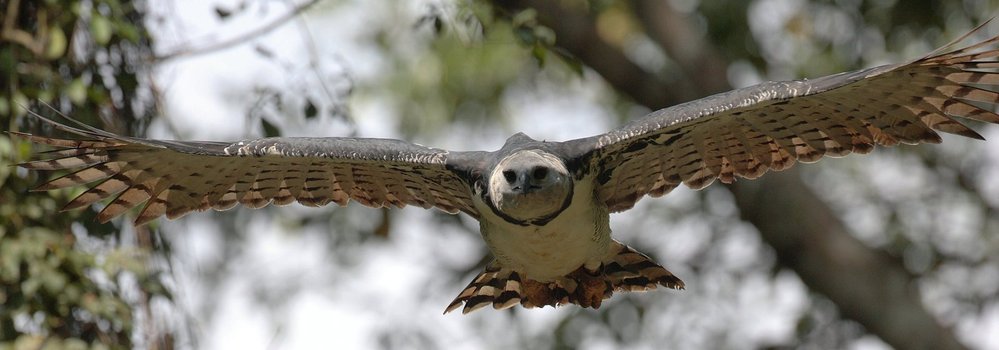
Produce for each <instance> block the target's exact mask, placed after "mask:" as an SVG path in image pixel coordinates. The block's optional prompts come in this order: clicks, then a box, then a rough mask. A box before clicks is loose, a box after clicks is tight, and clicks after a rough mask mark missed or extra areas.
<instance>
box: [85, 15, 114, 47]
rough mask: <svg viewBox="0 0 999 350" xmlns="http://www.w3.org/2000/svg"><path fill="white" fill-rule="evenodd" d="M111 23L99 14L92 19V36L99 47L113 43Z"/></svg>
mask: <svg viewBox="0 0 999 350" xmlns="http://www.w3.org/2000/svg"><path fill="white" fill-rule="evenodd" d="M111 34H112V31H111V21H109V20H108V19H107V18H106V17H104V16H101V15H99V14H97V13H94V14H93V17H92V18H90V35H92V36H93V37H94V41H95V42H97V44H98V45H101V46H104V45H107V44H108V42H110V41H111Z"/></svg>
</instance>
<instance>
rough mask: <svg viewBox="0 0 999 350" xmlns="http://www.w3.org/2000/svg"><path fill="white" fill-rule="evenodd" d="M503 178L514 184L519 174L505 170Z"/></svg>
mask: <svg viewBox="0 0 999 350" xmlns="http://www.w3.org/2000/svg"><path fill="white" fill-rule="evenodd" d="M503 178H504V179H506V182H508V183H513V182H514V181H517V173H515V172H513V170H503Z"/></svg>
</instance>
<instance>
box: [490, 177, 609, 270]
mask: <svg viewBox="0 0 999 350" xmlns="http://www.w3.org/2000/svg"><path fill="white" fill-rule="evenodd" d="M573 193H574V194H575V193H580V194H587V193H593V177H592V176H591V177H589V178H583V179H581V180H580V181H576V184H575V186H574V188H573ZM476 207H477V208H480V212H482V213H483V215H482V217H481V218H479V227H480V231H481V233H482V238H483V239H484V240H485V241H486V245H487V246H488V247H489V251H490V252H491V253H492V254H493V256H494V257H495V258H496V261H497V262H499V263H500V264H501V265H503V266H506V267H509V268H511V269H513V270H516V271H521V272H522V274H523V275H524V276H525V277H528V278H531V279H534V280H537V281H542V282H551V281H554V280H555V279H556V278H558V277H562V276H565V275H567V274H569V273H570V272H572V271H574V270H576V269H578V268H579V267H580V266H585V267H586V268H588V269H590V270H596V269H597V267H599V265H600V263H602V262H603V260H605V259H606V258H607V257H608V255H609V254H610V246H611V237H610V233H611V230H610V213H609V212H608V211H607V208H606V207H604V206H602V205H598V204H596V203H593V196H592V195H579V196H575V195H574V196H573V197H572V202H571V203H570V204H569V206H568V207H566V208H565V210H563V211H562V212H561V213H560V214H559V215H558V216H556V217H555V218H553V219H552V220H551V221H548V222H546V223H544V224H529V225H520V224H515V223H510V222H508V221H506V220H503V218H501V217H499V216H496V215H495V214H493V213H491V212H489V211H487V209H488V208H486V204H485V203H483V202H482V201H481V200H476Z"/></svg>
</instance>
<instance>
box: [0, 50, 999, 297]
mask: <svg viewBox="0 0 999 350" xmlns="http://www.w3.org/2000/svg"><path fill="white" fill-rule="evenodd" d="M969 35H970V33H969ZM962 39H964V38H962ZM959 40H961V39H959ZM959 40H958V41H959ZM956 42H957V41H955V42H954V43H951V44H949V45H947V46H945V47H944V48H942V49H939V50H937V51H935V52H934V53H932V54H930V55H927V56H926V57H923V58H921V59H918V60H914V61H912V62H908V63H903V64H895V65H886V66H880V67H874V68H870V69H866V70H861V71H856V72H848V73H841V74H836V75H831V76H827V77H821V78H817V79H812V80H799V81H790V82H770V83H763V84H760V85H756V86H751V87H747V88H743V89H739V90H735V91H731V92H727V93H722V94H718V95H714V96H710V97H707V98H704V99H701V100H697V101H692V102H688V103H685V104H681V105H677V106H674V107H670V108H666V109H662V110H659V111H656V112H653V113H651V114H649V115H647V116H645V117H643V118H641V119H638V120H635V121H633V122H631V123H629V124H627V125H625V126H623V127H621V128H619V129H616V130H612V131H610V132H607V133H605V134H601V135H595V136H592V137H587V138H581V139H575V140H569V141H564V142H548V141H537V140H533V139H531V138H530V137H527V136H526V135H524V134H516V135H514V136H513V137H511V138H510V139H508V140H507V142H506V144H505V145H504V146H503V147H502V148H501V149H499V150H497V151H493V152H484V151H475V152H452V151H447V150H440V149H434V148H427V147H423V146H419V145H415V144H411V143H408V142H404V141H400V140H385V139H363V138H335V137H334V138H266V139H257V140H245V141H239V142H235V143H228V142H197V141H165V140H150V139H143V138H134V137H126V136H120V135H115V134H111V133H108V132H106V131H103V130H99V129H95V128H92V127H88V126H85V125H83V126H81V127H82V128H83V129H79V128H73V127H69V126H66V125H64V124H60V123H56V122H54V121H50V120H48V119H45V118H43V117H41V116H38V117H39V118H41V119H43V120H45V121H47V122H49V123H50V124H52V125H54V126H55V127H56V128H57V129H60V130H64V131H67V132H70V133H73V134H76V135H79V136H83V139H80V140H73V139H58V138H52V137H43V136H35V135H29V134H24V133H16V132H15V133H14V134H15V135H18V136H22V137H25V138H28V139H29V140H31V141H33V142H36V143H40V144H47V145H51V146H55V147H58V149H57V150H55V151H53V152H49V153H46V154H47V155H48V156H49V158H48V159H42V160H36V161H31V162H27V163H23V164H21V166H22V167H25V168H28V169H33V170H61V169H72V170H73V172H71V173H70V174H67V175H65V176H63V177H60V178H57V179H54V180H52V181H50V182H48V183H46V184H44V185H42V186H40V187H39V189H41V190H48V189H56V188H64V187H70V186H78V185H82V184H89V183H95V184H94V185H93V186H92V187H90V188H89V189H88V190H87V191H85V192H83V193H82V194H81V195H80V196H78V197H77V198H75V199H74V200H73V201H71V202H70V203H69V204H67V206H66V209H73V208H80V207H84V206H89V205H91V204H93V203H96V202H98V201H101V200H103V199H105V198H110V197H114V199H112V200H111V201H110V202H109V203H108V205H107V206H105V207H104V208H103V209H102V210H101V212H100V213H99V214H98V219H99V220H102V221H107V220H110V219H112V218H114V217H117V216H119V215H122V214H123V213H125V212H126V211H127V210H129V209H131V208H141V209H140V211H139V213H138V214H137V216H136V219H135V221H136V223H137V224H143V223H146V222H149V221H151V220H154V219H156V218H158V217H160V216H167V217H169V218H175V217H179V216H182V215H185V214H187V213H190V212H192V211H200V210H207V209H215V210H225V209H228V208H231V207H233V206H235V205H237V204H243V205H246V206H249V207H253V208H258V207H262V206H265V205H268V204H270V203H274V204H278V205H283V204H289V203H291V202H296V201H297V202H299V203H301V204H304V205H310V206H319V205H325V204H328V203H336V204H338V205H346V204H347V203H348V202H349V201H351V200H353V201H356V202H359V203H361V204H363V205H367V206H371V207H403V206H407V205H415V206H420V207H423V208H431V207H433V208H438V209H441V210H444V211H447V212H449V213H459V212H462V213H464V214H466V215H469V216H471V217H473V218H475V219H477V220H479V223H480V229H481V233H482V236H483V239H484V240H485V243H486V245H487V246H488V247H489V250H490V252H491V253H492V254H493V256H494V257H495V261H493V262H492V263H490V264H489V265H488V266H487V267H486V268H485V270H484V271H483V272H482V273H481V274H479V275H478V276H476V277H475V278H474V279H473V281H472V282H471V283H470V284H469V285H468V287H466V288H465V289H464V290H463V291H462V292H461V293H460V294H459V295H458V297H457V298H456V299H455V300H454V302H452V303H451V304H450V305H449V306H448V308H447V311H451V310H454V309H456V308H458V307H460V306H462V305H464V310H463V311H464V312H470V311H473V310H475V309H477V308H480V307H484V306H487V305H492V306H493V307H494V308H497V309H501V308H506V307H510V306H513V305H516V304H518V303H519V304H521V305H523V306H525V307H540V306H547V305H553V306H555V305H561V304H567V303H573V304H579V305H581V306H584V307H599V306H600V303H601V301H602V300H604V299H606V298H608V297H610V296H611V295H612V294H613V292H615V291H644V290H648V289H653V288H656V287H657V286H664V287H667V288H675V289H681V288H683V282H681V281H680V280H679V279H678V278H676V277H675V276H673V274H672V273H670V272H669V271H667V270H666V269H665V268H663V267H662V266H660V265H659V264H657V263H655V262H654V261H652V260H651V259H650V258H649V257H648V256H645V255H643V254H641V253H639V252H636V251H634V250H632V249H631V248H629V247H627V246H625V245H623V244H621V243H620V242H617V241H615V240H613V239H612V237H611V228H610V213H614V212H620V211H623V210H627V209H629V208H631V207H632V206H634V204H635V203H636V202H637V201H638V200H639V199H641V198H642V197H644V196H646V195H649V196H653V197H658V196H662V195H664V194H666V193H668V192H669V191H670V190H672V189H673V188H676V187H677V186H679V185H680V184H685V185H687V186H688V187H690V188H693V189H700V188H703V187H705V186H707V185H708V184H710V183H712V182H713V181H714V180H715V179H718V180H720V181H722V182H726V183H729V182H732V181H734V180H735V179H736V178H737V177H742V178H747V179H753V178H756V177H759V176H761V175H763V174H764V173H765V172H766V171H767V170H783V169H786V168H788V167H790V166H792V165H793V164H794V163H795V162H798V161H800V162H814V161H817V160H819V159H821V158H822V157H823V156H833V157H839V156H844V155H847V154H849V153H867V152H870V151H871V150H872V149H873V148H874V146H877V145H882V146H891V145H895V144H898V143H905V144H918V143H938V142H940V141H941V140H942V139H941V137H940V136H939V134H938V133H937V132H945V133H951V134H956V135H961V136H966V137H971V138H978V139H982V137H981V136H980V135H979V134H978V133H976V132H975V131H974V130H972V129H970V128H968V127H967V126H965V125H963V124H962V123H960V122H958V121H957V120H956V119H955V118H964V119H970V120H977V121H983V122H989V123H999V115H997V114H996V113H995V112H994V111H993V109H994V107H995V106H996V105H997V104H999V92H997V86H999V72H997V69H999V61H997V60H996V57H999V48H996V46H997V43H999V37H995V38H991V39H989V40H986V41H982V42H979V43H977V44H974V45H971V46H968V47H965V48H959V49H952V47H953V46H954V44H955V43H956ZM945 49H950V50H951V51H949V52H948V51H946V50H945Z"/></svg>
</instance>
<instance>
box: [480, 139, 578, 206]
mask: <svg viewBox="0 0 999 350" xmlns="http://www.w3.org/2000/svg"><path fill="white" fill-rule="evenodd" d="M571 192H572V179H571V178H570V177H569V171H568V170H567V169H566V168H565V164H564V163H562V160H560V159H559V158H558V157H556V156H554V155H552V154H550V153H546V152H542V151H538V150H524V151H519V152H517V153H514V154H512V155H510V156H508V157H506V158H503V160H501V161H500V162H499V164H498V165H497V166H496V169H495V170H493V173H492V174H490V176H489V197H490V199H491V200H492V202H493V205H494V206H496V208H498V209H499V210H500V211H501V212H503V213H504V214H506V215H508V216H510V217H511V218H514V219H517V220H522V221H528V220H531V219H537V218H542V217H545V216H549V215H551V214H554V213H555V212H556V211H558V210H559V209H561V208H562V204H563V203H565V200H566V197H567V196H569V194H570V193H571Z"/></svg>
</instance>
